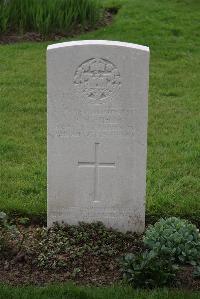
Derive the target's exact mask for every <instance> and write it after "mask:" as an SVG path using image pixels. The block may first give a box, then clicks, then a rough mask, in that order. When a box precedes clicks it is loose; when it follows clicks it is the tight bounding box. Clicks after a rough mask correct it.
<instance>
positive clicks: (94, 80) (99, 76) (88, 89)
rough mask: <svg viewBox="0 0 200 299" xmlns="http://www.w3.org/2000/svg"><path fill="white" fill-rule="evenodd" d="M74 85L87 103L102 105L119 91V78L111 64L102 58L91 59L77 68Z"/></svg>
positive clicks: (115, 68) (117, 72)
mask: <svg viewBox="0 0 200 299" xmlns="http://www.w3.org/2000/svg"><path fill="white" fill-rule="evenodd" d="M74 84H75V86H76V88H77V89H78V91H79V93H80V94H81V95H82V96H83V98H84V99H86V100H87V101H88V102H89V103H93V104H103V103H106V102H107V100H109V98H112V97H113V96H114V95H115V94H116V92H117V91H118V90H119V88H120V86H121V77H120V73H119V70H118V69H117V67H116V66H115V65H114V64H113V63H112V62H110V61H108V60H106V59H103V58H92V59H89V60H87V61H85V62H83V63H82V64H81V65H80V66H79V67H78V68H77V70H76V72H75V75H74Z"/></svg>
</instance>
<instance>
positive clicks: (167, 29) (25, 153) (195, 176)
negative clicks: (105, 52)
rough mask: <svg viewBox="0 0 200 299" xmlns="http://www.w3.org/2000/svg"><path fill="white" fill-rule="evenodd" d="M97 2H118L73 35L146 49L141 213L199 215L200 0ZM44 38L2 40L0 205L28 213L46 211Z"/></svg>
mask: <svg viewBox="0 0 200 299" xmlns="http://www.w3.org/2000/svg"><path fill="white" fill-rule="evenodd" d="M102 3H104V5H106V6H109V5H110V6H111V5H115V6H118V7H120V10H119V12H118V15H117V16H116V17H115V19H114V22H113V24H112V25H111V26H109V27H106V28H101V29H99V30H97V31H95V32H91V33H88V34H85V35H82V36H78V37H76V39H111V40H121V41H127V42H133V43H138V44H143V45H148V46H149V47H150V50H151V65H150V89H149V125H148V165H147V214H148V215H150V216H151V217H152V216H153V215H157V217H159V216H163V215H164V216H165V215H166V216H167V215H168V216H169V215H179V216H182V217H188V218H190V219H194V220H200V195H199V194H200V167H199V165H200V141H199V140H200V134H199V132H200V112H199V105H200V102H199V94H200V84H199V82H200V71H199V57H200V22H199V20H200V2H199V0H165V1H160V0H148V1H146V0H115V1H110V0H102ZM50 43H51V42H49V44H50ZM47 44H48V43H40V44H39V43H21V44H20V43H19V44H15V45H4V46H1V47H0V94H1V98H0V112H1V114H0V120H1V123H0V128H1V132H0V136H1V137H0V138H1V139H0V148H1V188H0V192H1V204H0V209H1V210H4V211H6V212H10V213H19V214H24V215H30V216H31V217H34V216H44V217H45V216H46V62H45V55H46V53H45V52H46V47H47Z"/></svg>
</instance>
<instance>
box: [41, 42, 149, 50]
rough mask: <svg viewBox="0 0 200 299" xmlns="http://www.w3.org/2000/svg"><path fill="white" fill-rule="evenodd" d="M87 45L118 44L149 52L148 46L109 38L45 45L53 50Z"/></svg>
mask: <svg viewBox="0 0 200 299" xmlns="http://www.w3.org/2000/svg"><path fill="white" fill-rule="evenodd" d="M89 45H102V46H118V47H126V48H132V49H137V50H142V51H146V52H149V47H146V46H142V45H137V44H133V43H127V42H119V41H110V40H81V41H71V42H63V43H57V44H52V45H49V46H48V47H47V50H48V51H49V50H54V49H59V48H64V47H73V46H89Z"/></svg>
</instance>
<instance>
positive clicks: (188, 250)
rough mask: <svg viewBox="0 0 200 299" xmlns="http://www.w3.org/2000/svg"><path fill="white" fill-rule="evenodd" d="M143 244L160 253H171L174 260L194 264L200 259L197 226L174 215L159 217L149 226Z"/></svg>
mask: <svg viewBox="0 0 200 299" xmlns="http://www.w3.org/2000/svg"><path fill="white" fill-rule="evenodd" d="M143 240H144V244H145V245H146V246H148V248H149V249H150V250H153V251H154V252H156V253H158V254H162V255H171V256H172V257H173V258H174V259H175V261H176V262H179V263H190V264H191V265H193V266H195V265H197V264H198V263H199V261H200V234H199V230H198V229H197V227H196V226H195V225H194V224H192V223H190V222H188V221H187V220H182V219H180V218H176V217H170V218H167V219H161V220H159V221H158V222H156V223H155V224H154V225H151V226H149V228H148V229H147V230H146V232H145V235H144V239H143Z"/></svg>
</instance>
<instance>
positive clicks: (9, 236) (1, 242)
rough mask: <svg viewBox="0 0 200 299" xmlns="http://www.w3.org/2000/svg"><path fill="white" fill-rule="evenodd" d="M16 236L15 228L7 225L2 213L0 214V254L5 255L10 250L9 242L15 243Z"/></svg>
mask: <svg viewBox="0 0 200 299" xmlns="http://www.w3.org/2000/svg"><path fill="white" fill-rule="evenodd" d="M18 235H19V231H18V229H17V227H16V226H15V225H12V224H10V223H9V221H8V217H7V215H6V214H5V213H4V212H0V254H6V253H8V252H9V251H10V250H11V248H12V245H11V242H17V236H18Z"/></svg>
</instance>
